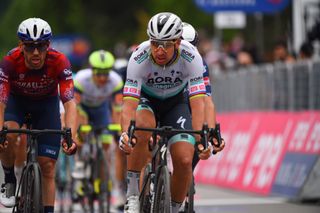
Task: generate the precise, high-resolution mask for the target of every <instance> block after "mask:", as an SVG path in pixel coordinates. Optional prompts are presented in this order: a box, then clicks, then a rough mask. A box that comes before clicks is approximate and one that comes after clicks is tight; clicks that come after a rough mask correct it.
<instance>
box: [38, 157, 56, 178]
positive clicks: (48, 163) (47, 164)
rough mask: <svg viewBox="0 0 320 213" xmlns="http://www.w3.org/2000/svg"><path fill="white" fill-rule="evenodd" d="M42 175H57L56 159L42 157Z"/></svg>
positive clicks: (49, 176)
mask: <svg viewBox="0 0 320 213" xmlns="http://www.w3.org/2000/svg"><path fill="white" fill-rule="evenodd" d="M39 164H40V168H41V173H42V176H43V177H45V178H54V175H55V164H56V163H55V160H53V159H48V158H47V159H46V160H44V159H42V161H41V162H39Z"/></svg>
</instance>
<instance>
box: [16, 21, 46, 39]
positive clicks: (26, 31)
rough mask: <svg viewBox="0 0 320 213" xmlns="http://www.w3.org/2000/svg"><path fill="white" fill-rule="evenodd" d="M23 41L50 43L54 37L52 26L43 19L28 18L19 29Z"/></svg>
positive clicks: (19, 35)
mask: <svg viewBox="0 0 320 213" xmlns="http://www.w3.org/2000/svg"><path fill="white" fill-rule="evenodd" d="M17 34H18V37H19V39H20V40H21V41H49V40H50V38H51V37H52V32H51V27H50V25H49V24H48V23H47V22H46V21H44V20H42V19H41V18H28V19H26V20H24V21H23V22H21V24H20V25H19V27H18V32H17Z"/></svg>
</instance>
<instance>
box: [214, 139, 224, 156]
mask: <svg viewBox="0 0 320 213" xmlns="http://www.w3.org/2000/svg"><path fill="white" fill-rule="evenodd" d="M211 143H212V142H211ZM225 145H226V143H225V141H224V139H223V138H221V144H220V146H219V143H218V140H217V139H216V138H213V153H218V152H221V151H222V150H223V149H224V147H225Z"/></svg>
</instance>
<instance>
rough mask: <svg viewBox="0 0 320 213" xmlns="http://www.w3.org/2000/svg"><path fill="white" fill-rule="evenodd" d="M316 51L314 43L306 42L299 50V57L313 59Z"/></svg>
mask: <svg viewBox="0 0 320 213" xmlns="http://www.w3.org/2000/svg"><path fill="white" fill-rule="evenodd" d="M313 53H314V48H313V46H312V43H310V42H304V43H303V44H302V45H301V47H300V50H299V59H311V58H312V56H313Z"/></svg>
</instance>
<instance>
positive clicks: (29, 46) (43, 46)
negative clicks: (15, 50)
mask: <svg viewBox="0 0 320 213" xmlns="http://www.w3.org/2000/svg"><path fill="white" fill-rule="evenodd" d="M23 45H24V50H25V51H27V52H29V53H33V52H34V50H35V49H37V50H38V51H39V52H44V51H46V50H47V49H48V46H49V44H48V42H24V43H23Z"/></svg>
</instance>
